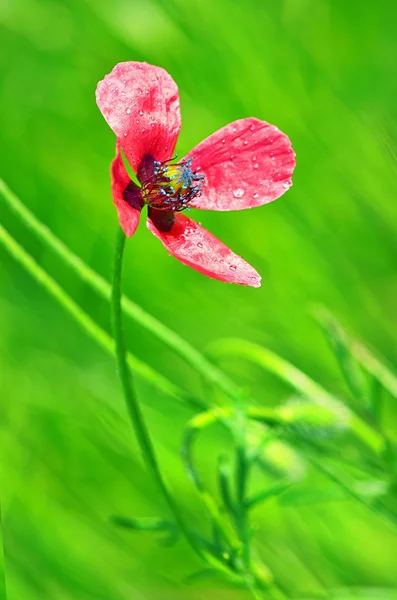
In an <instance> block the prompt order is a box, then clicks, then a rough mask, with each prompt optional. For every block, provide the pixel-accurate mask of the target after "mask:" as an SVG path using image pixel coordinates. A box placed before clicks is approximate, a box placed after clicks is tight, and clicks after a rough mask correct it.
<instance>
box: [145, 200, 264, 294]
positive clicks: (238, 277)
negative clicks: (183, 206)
mask: <svg viewBox="0 0 397 600" xmlns="http://www.w3.org/2000/svg"><path fill="white" fill-rule="evenodd" d="M147 226H148V228H149V230H150V231H151V232H152V233H153V234H154V235H155V236H156V237H157V238H158V239H159V240H160V241H161V242H162V244H163V245H164V246H165V248H166V249H167V250H168V252H169V253H170V254H172V256H175V258H177V259H178V260H180V261H181V262H182V263H183V264H185V265H188V266H189V267H192V269H196V271H199V272H200V273H203V274H204V275H208V277H213V278H214V279H219V280H220V281H226V282H228V283H240V284H242V285H250V286H252V287H260V285H261V277H260V275H259V274H258V273H257V272H256V271H255V269H254V268H253V267H251V265H249V264H248V263H247V262H245V260H243V259H242V258H241V257H240V256H237V254H234V252H232V251H231V250H230V248H228V247H227V246H225V244H223V243H222V242H221V241H219V240H218V239H217V238H216V237H215V236H213V235H212V233H210V232H209V231H207V230H206V229H204V228H203V227H201V225H199V224H198V223H196V222H195V221H193V220H192V219H189V217H186V216H185V215H184V214H182V213H180V212H178V213H170V212H162V211H156V210H153V209H152V210H149V217H148V220H147Z"/></svg>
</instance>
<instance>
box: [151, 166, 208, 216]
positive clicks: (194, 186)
mask: <svg viewBox="0 0 397 600" xmlns="http://www.w3.org/2000/svg"><path fill="white" fill-rule="evenodd" d="M172 160H174V159H171V160H167V161H165V162H162V163H161V162H158V161H154V171H153V175H152V176H151V177H150V178H149V179H148V180H147V181H145V182H143V183H142V198H143V201H144V202H145V204H147V205H148V206H151V207H152V208H155V209H157V210H167V211H170V210H171V211H178V212H179V211H182V210H185V208H189V205H190V204H191V203H192V202H193V201H194V198H195V197H197V196H201V192H202V186H203V181H204V175H203V174H202V173H198V172H197V171H193V170H192V168H191V164H192V159H191V158H189V159H188V160H186V161H181V162H180V163H176V164H171V161H172Z"/></svg>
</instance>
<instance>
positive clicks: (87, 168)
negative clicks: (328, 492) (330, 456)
mask: <svg viewBox="0 0 397 600" xmlns="http://www.w3.org/2000/svg"><path fill="white" fill-rule="evenodd" d="M0 22H1V25H2V28H1V48H2V52H1V54H0V61H1V73H2V77H1V83H0V103H1V107H2V110H1V113H0V139H1V176H2V177H3V178H4V180H5V181H6V182H7V183H8V185H9V186H10V187H11V189H13V190H14V191H15V193H16V194H17V195H18V196H19V197H20V198H21V199H22V200H23V201H24V202H25V204H26V205H27V206H29V208H30V209H31V210H32V211H33V212H34V213H35V214H36V215H37V216H38V217H39V218H40V219H41V220H42V221H43V222H45V223H46V224H47V225H48V226H49V227H50V228H51V229H52V230H53V231H54V232H55V233H56V235H58V236H59V237H60V238H61V239H62V240H63V241H65V242H66V243H67V244H68V245H69V246H70V247H71V248H72V249H73V250H74V251H75V252H76V253H77V254H79V255H80V256H81V257H82V258H83V259H84V260H85V261H86V262H87V263H88V264H90V265H91V266H93V267H94V268H95V269H96V270H97V271H98V272H99V273H101V274H102V275H104V276H105V277H106V278H107V279H110V275H111V260H112V244H113V240H114V236H115V232H116V226H117V219H116V213H115V210H114V207H113V205H112V202H111V197H110V190H109V163H110V160H111V159H112V157H113V155H114V135H113V133H112V132H111V130H110V128H109V127H108V126H107V124H106V123H105V121H104V120H103V117H102V115H101V114H100V112H99V110H98V109H97V107H96V104H95V99H94V91H95V87H96V84H97V82H98V81H99V80H100V79H102V78H103V76H104V75H105V74H106V73H108V72H109V71H110V70H111V69H112V68H113V66H114V65H115V64H116V63H117V62H120V61H124V60H138V61H139V60H142V61H146V62H149V63H153V64H156V65H160V66H162V67H164V68H165V69H167V71H169V72H170V74H171V75H172V76H173V77H174V79H175V80H176V82H177V83H178V85H179V89H180V95H181V106H182V117H183V130H182V134H181V136H180V139H179V143H178V148H177V151H178V152H179V155H183V154H184V153H185V152H187V151H188V150H189V149H190V148H191V147H192V146H193V145H194V144H196V143H197V142H199V141H200V140H202V139H203V138H204V137H206V136H207V135H208V134H210V133H212V132H213V131H215V130H216V129H217V128H219V127H221V126H223V125H225V124H226V123H228V122H230V121H232V120H234V119H239V118H242V117H248V116H256V117H258V118H260V119H264V120H267V121H269V122H271V123H273V124H275V125H277V126H278V127H279V128H280V129H281V130H283V131H285V132H286V133H288V135H289V136H290V138H291V140H292V143H293V146H294V148H295V151H296V154H297V168H296V172H295V176H294V186H293V187H292V189H291V190H290V191H289V192H288V193H287V194H286V195H285V196H283V197H282V198H281V199H280V200H278V201H277V202H274V203H272V204H271V205H269V206H265V207H262V208H258V209H255V210H252V211H245V212H235V213H223V214H222V213H205V212H200V214H198V213H195V211H192V213H191V214H192V216H193V218H197V219H199V220H200V222H202V223H203V225H205V226H206V227H207V228H208V229H210V230H211V231H212V232H213V233H214V234H215V235H217V236H218V237H219V238H220V239H222V240H223V241H224V242H225V243H227V244H228V245H230V247H231V248H232V249H233V250H234V251H235V252H237V253H238V254H241V255H242V256H243V257H244V258H245V259H246V260H248V261H249V262H250V263H251V264H253V265H254V266H255V267H256V269H257V270H258V271H259V272H260V273H261V274H262V276H263V285H262V288H260V289H259V290H254V289H248V288H243V287H238V286H232V285H226V284H222V283H220V282H218V281H213V280H210V279H208V278H205V277H204V276H202V275H200V274H198V273H197V272H195V271H193V270H190V269H188V268H187V267H185V266H183V265H181V264H180V263H178V262H177V261H175V260H174V259H173V258H170V257H168V255H167V253H166V252H165V251H164V249H163V247H162V246H161V244H159V242H158V241H157V240H156V239H155V238H154V237H153V236H151V235H150V234H148V232H147V231H146V228H145V227H144V226H141V227H140V228H139V230H138V232H137V234H136V236H135V237H134V238H133V239H132V240H130V241H129V242H128V247H127V256H126V263H125V289H126V291H127V292H128V294H129V295H130V296H131V297H132V298H133V299H134V300H135V301H136V302H137V303H138V304H140V305H141V306H142V307H144V308H145V309H146V310H147V311H148V312H150V313H152V314H154V315H156V316H157V317H158V318H159V319H160V320H161V321H163V322H164V323H165V324H167V325H168V326H170V327H172V328H174V329H175V330H176V331H177V332H179V333H180V334H181V335H182V336H183V337H185V338H186V339H187V340H188V341H189V342H191V343H192V344H193V345H194V346H195V347H197V348H199V349H205V347H206V346H207V344H209V343H210V342H212V341H213V340H215V339H216V338H218V337H224V336H233V337H242V338H244V339H247V340H251V341H254V342H257V343H259V344H262V345H265V346H268V347H270V348H272V349H273V350H274V351H276V352H278V353H279V354H280V355H282V356H284V357H285V358H287V359H288V360H290V361H291V362H293V363H294V364H296V365H298V366H299V367H300V368H301V369H302V370H303V371H304V372H306V373H308V374H310V376H311V377H313V378H314V379H316V380H317V381H320V382H321V383H322V384H323V385H324V386H325V387H326V388H327V389H329V390H330V391H332V392H334V393H336V394H337V395H339V396H340V397H345V398H347V402H349V400H348V393H349V392H348V389H347V387H346V384H345V383H344V382H343V379H342V377H341V375H340V373H339V371H338V369H337V366H336V363H335V360H334V358H333V356H332V353H331V352H330V350H329V348H328V346H327V343H326V341H325V340H324V338H323V336H322V334H321V332H320V330H319V328H318V326H317V325H316V324H315V323H314V321H313V319H312V317H311V316H310V314H309V309H310V307H311V305H312V303H314V302H321V303H323V304H325V305H326V306H327V307H328V308H329V309H330V310H332V311H333V312H334V313H335V314H336V315H337V316H338V317H339V318H340V320H341V321H342V322H343V323H344V324H345V325H346V326H347V327H348V329H349V330H351V331H353V332H355V334H356V335H358V336H359V337H361V338H363V339H365V340H366V341H367V342H368V343H369V344H370V345H371V346H373V347H375V348H376V349H377V351H378V352H379V353H381V354H383V355H385V356H387V357H388V359H389V360H390V361H391V362H392V363H393V362H394V364H397V346H396V340H397V329H396V326H397V311H396V297H397V277H396V262H397V258H396V257H397V208H396V197H397V177H396V174H397V171H396V157H397V154H396V152H397V150H396V139H397V104H396V97H397V76H396V74H397V37H396V27H397V5H396V3H395V2H392V1H391V0H389V1H387V0H379V1H378V2H359V1H358V0H350V1H348V2H346V0H277V1H274V0H273V1H271V0H244V1H243V0H216V1H215V2H213V1H211V0H139V1H138V0H112V2H105V1H98V0H63V1H61V0H9V1H8V2H7V1H5V2H4V0H3V2H1V3H0ZM0 214H1V223H2V224H3V225H4V226H5V227H6V228H7V230H8V231H10V232H11V233H12V234H13V236H15V238H16V239H17V240H18V241H19V242H20V243H21V244H22V245H23V246H24V247H25V248H26V249H27V250H28V251H29V252H30V253H31V254H32V255H33V256H34V257H35V258H36V259H37V260H38V261H39V263H40V264H41V265H42V266H43V267H44V268H45V269H46V270H48V272H50V273H51V274H52V275H53V276H54V278H55V279H56V280H57V281H58V282H59V283H61V285H62V286H63V287H65V289H67V290H68V292H69V293H70V294H71V296H72V297H73V298H74V299H76V300H77V301H78V303H79V304H80V305H81V306H82V307H84V308H85V310H87V311H88V312H89V313H90V314H91V315H92V316H93V317H94V318H95V320H96V321H97V322H98V323H100V324H101V325H102V326H103V327H104V328H105V329H107V330H109V306H108V304H107V303H106V302H104V301H102V300H101V299H99V298H98V297H97V296H96V295H95V294H94V293H93V292H92V291H91V290H90V289H89V288H88V287H87V286H85V285H83V284H82V283H81V282H80V281H78V280H77V279H76V277H75V276H74V275H73V273H71V272H70V271H69V270H68V269H67V268H66V267H65V265H64V264H62V263H61V262H60V260H59V259H57V258H56V257H55V256H54V255H53V254H52V253H51V251H50V250H48V249H47V248H45V247H44V246H43V245H42V244H41V243H40V242H39V241H38V240H37V239H36V238H35V237H34V236H33V235H32V234H31V233H29V232H28V231H27V230H26V228H25V227H24V226H23V225H22V224H21V223H20V222H19V221H18V220H17V218H16V217H15V215H13V214H11V212H10V211H9V210H8V209H7V207H6V205H5V203H4V202H3V200H0ZM0 273H1V298H0V332H1V335H0V361H1V363H0V394H1V415H0V427H1V429H0V433H1V444H2V453H1V463H2V464H1V467H2V469H1V477H2V478H1V502H2V518H3V534H4V541H5V549H6V551H5V565H6V575H7V592H8V598H10V599H12V600H19V599H23V600H25V599H26V600H39V599H40V600H41V599H43V598H48V599H51V600H58V599H59V600H69V599H70V600H72V599H73V600H76V599H78V600H80V599H81V600H89V599H94V598H95V599H103V600H127V599H132V598H133V599H134V600H135V599H136V600H141V599H142V600H154V599H156V600H157V598H161V599H164V600H168V599H169V600H171V599H174V598H175V599H179V598H181V599H182V598H183V599H184V600H185V599H187V600H198V599H202V598H219V599H222V600H223V599H225V600H234V599H236V600H237V599H238V600H240V599H241V600H244V599H245V598H248V597H249V595H248V593H247V592H244V591H242V590H236V589H233V588H232V587H230V586H229V585H228V584H227V583H225V582H223V581H222V580H221V579H220V580H219V581H217V582H213V583H212V584H209V583H205V584H197V585H195V586H190V587H187V586H185V585H183V583H181V582H182V581H183V579H184V577H185V576H186V575H188V574H189V573H190V572H192V571H194V570H195V569H198V568H199V565H198V560H197V559H196V557H195V556H194V555H193V553H191V552H190V550H188V547H187V546H186V545H185V543H184V542H183V541H181V542H179V543H178V544H177V545H176V546H175V547H173V548H170V549H164V548H163V547H161V546H159V544H158V536H156V534H152V533H132V532H125V531H122V530H119V529H117V528H115V527H114V526H113V525H112V524H111V523H110V521H109V517H110V515H113V514H124V515H130V516H141V517H145V516H154V515H155V516H158V515H160V516H161V515H163V514H164V506H163V504H162V502H161V500H160V499H159V498H158V494H157V491H156V488H155V487H154V484H153V482H152V481H151V479H150V476H149V475H148V474H147V472H146V469H145V467H144V465H143V464H142V462H141V460H140V458H139V455H138V450H137V446H136V444H135V442H134V440H133V439H132V435H131V434H130V429H129V425H128V422H127V419H126V416H125V411H124V403H123V398H122V395H121V391H120V386H119V383H118V380H117V375H116V372H115V365H114V363H113V361H112V360H111V359H110V358H109V357H108V356H106V355H105V354H104V353H103V352H102V350H101V349H100V348H98V347H97V346H96V345H95V344H94V343H93V342H92V341H91V340H90V339H89V338H88V337H87V336H86V335H85V333H84V332H82V331H81V330H80V329H79V328H78V326H77V325H76V324H75V323H74V322H73V321H72V320H71V319H70V317H69V316H68V315H67V314H66V313H64V312H63V311H62V310H61V309H60V308H59V307H58V306H57V305H56V303H55V302H54V300H53V299H52V298H50V297H49V296H48V295H47V294H46V292H45V291H44V290H42V289H41V288H40V287H39V286H38V285H37V283H36V282H35V281H34V280H32V279H31V277H30V275H28V274H27V273H25V272H24V271H23V270H22V269H21V267H20V266H19V265H17V264H16V263H15V262H14V261H13V259H12V258H11V257H9V256H8V254H7V253H6V252H5V251H4V250H3V249H0ZM127 329H128V336H129V338H128V339H129V347H130V348H131V350H132V351H133V352H134V353H135V354H136V355H137V356H138V357H139V358H141V359H142V360H144V361H145V362H147V363H149V364H150V365H151V366H152V367H154V368H155V369H156V370H158V371H159V372H160V373H162V374H164V375H166V376H167V377H169V378H170V379H171V380H173V381H175V382H176V383H178V384H179V385H180V386H182V387H185V388H187V389H188V390H190V391H194V392H195V393H196V394H204V393H207V392H206V391H205V388H203V386H202V382H201V381H200V379H199V377H198V376H197V374H196V373H194V371H193V370H192V369H191V368H190V367H188V366H186V365H185V364H184V362H183V361H182V359H181V358H180V357H178V356H176V355H174V354H172V353H171V352H170V350H169V349H167V348H166V347H165V346H164V345H163V344H162V343H160V342H159V341H158V340H156V339H155V338H154V337H153V336H151V335H149V334H148V333H147V332H145V331H144V330H143V329H142V328H140V327H139V326H138V325H136V324H134V323H132V322H128V327H127ZM222 367H223V368H224V369H225V370H226V371H229V373H230V374H232V375H233V377H234V378H235V380H236V382H238V383H241V384H242V385H244V386H250V388H251V389H252V393H253V395H254V396H255V397H256V399H257V400H258V402H259V403H262V404H263V405H274V404H276V403H277V402H279V401H280V400H283V399H284V398H286V397H287V396H288V393H289V390H288V389H287V388H284V387H283V386H281V385H280V384H279V383H277V382H276V381H275V380H274V379H273V378H272V377H270V376H268V375H266V374H265V373H264V372H263V371H262V370H260V369H259V368H257V367H255V366H253V365H252V364H249V363H247V362H244V361H237V360H233V361H230V362H226V361H225V362H223V363H222ZM137 388H138V392H139V395H140V398H141V399H142V400H143V401H144V402H145V406H146V407H147V408H145V414H146V415H147V418H148V421H149V423H150V427H151V429H152V432H153V436H154V439H155V442H156V448H157V450H158V453H159V456H160V460H161V464H162V465H163V467H164V470H165V471H166V473H167V477H168V479H169V481H170V483H171V485H172V487H173V489H174V490H175V493H176V495H177V497H178V498H179V501H180V503H181V504H182V505H183V506H184V510H185V512H186V515H187V516H188V517H190V518H191V519H194V520H195V521H196V522H198V523H201V526H202V527H203V528H205V520H204V517H203V512H202V509H201V505H200V500H199V498H198V497H197V494H196V492H195V490H194V488H193V487H192V485H191V483H190V482H189V480H188V478H187V476H186V474H185V472H184V470H183V466H182V464H181V461H180V458H179V447H180V441H181V436H182V430H183V427H184V424H185V422H186V420H187V419H188V418H190V417H191V416H192V414H193V413H192V411H191V410H190V409H189V408H184V407H183V406H182V405H180V404H178V403H177V402H176V401H175V400H173V399H171V398H168V397H166V396H165V395H164V396H162V395H161V394H159V393H158V391H157V390H155V389H153V388H152V387H151V386H150V385H149V384H147V383H145V382H144V381H141V380H140V379H138V381H137ZM208 393H210V392H208ZM385 410H386V412H385V416H384V419H385V427H386V428H387V430H388V431H389V433H390V435H391V437H393V435H394V437H395V438H396V434H395V433H394V431H395V429H396V425H397V409H396V408H395V403H393V402H391V401H390V402H389V403H388V404H387V406H386V409H385ZM225 443H226V442H225V440H224V439H223V437H222V435H221V433H220V432H218V431H214V433H213V434H212V435H208V436H206V437H205V439H204V441H203V443H202V444H201V445H200V454H199V463H200V465H201V468H202V470H203V472H205V471H210V470H211V469H212V468H213V460H212V458H213V455H214V451H215V449H219V446H223V445H224V444H225ZM302 460H303V459H302ZM301 469H302V470H303V473H304V474H303V475H302V477H304V479H305V481H306V485H309V486H311V487H312V488H313V489H319V488H321V486H323V485H324V482H323V481H322V480H321V478H319V477H318V476H317V475H316V474H315V473H313V472H312V471H311V469H310V468H309V466H308V465H307V464H305V463H304V462H303V463H302V465H301ZM394 493H395V490H394ZM200 519H201V521H200ZM255 525H256V526H257V528H258V531H257V533H256V534H255V546H256V548H257V551H258V553H259V554H260V556H261V558H262V560H263V561H264V562H265V563H266V564H267V565H268V567H269V568H270V569H271V570H272V571H273V573H274V575H275V577H276V578H277V581H278V582H279V583H280V585H281V587H282V588H283V589H284V591H285V592H286V594H287V595H288V596H289V597H293V598H303V597H311V598H312V597H326V596H327V592H326V591H325V590H329V589H333V590H338V589H340V588H343V589H347V588H352V587H353V588H365V589H366V590H367V592H365V594H366V597H367V598H371V599H375V598H386V597H387V598H392V597H393V598H397V592H393V586H394V587H395V588H396V589H397V558H396V556H397V535H396V533H395V532H393V531H392V530H391V529H390V528H388V526H387V525H386V524H384V523H383V522H382V521H381V520H380V519H378V517H377V516H375V515H372V514H371V513H370V512H369V511H367V509H365V508H364V507H362V506H361V505H360V504H357V503H356V502H355V501H354V500H345V501H343V502H334V503H332V502H327V503H316V504H310V505H304V506H299V507H297V506H292V507H291V506H283V505H281V504H279V503H278V502H277V501H276V500H275V501H270V502H269V503H268V504H266V505H265V506H264V507H263V508H262V509H258V510H257V511H256V513H255ZM368 590H370V591H368ZM385 590H387V591H385ZM343 593H345V592H343ZM355 593H356V592H346V595H343V598H350V597H356V596H355V595H354V594H355ZM358 593H359V592H357V594H358ZM357 597H358V596H357Z"/></svg>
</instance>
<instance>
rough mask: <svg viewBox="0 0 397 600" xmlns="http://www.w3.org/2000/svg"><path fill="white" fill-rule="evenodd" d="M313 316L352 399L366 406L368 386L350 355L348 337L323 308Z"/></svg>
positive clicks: (355, 361)
mask: <svg viewBox="0 0 397 600" xmlns="http://www.w3.org/2000/svg"><path fill="white" fill-rule="evenodd" d="M313 314H314V317H315V318H316V320H317V321H318V322H319V323H320V325H321V328H322V329H323V331H324V333H325V335H326V337H327V340H328V342H329V345H330V347H331V349H332V351H333V353H334V354H335V356H336V359H337V361H338V364H339V367H340V370H341V372H342V374H343V376H344V378H345V380H346V383H347V385H348V387H349V389H350V392H351V394H352V396H353V398H355V400H358V401H359V402H362V403H364V405H367V406H368V386H367V385H366V381H365V379H364V376H363V373H362V371H361V369H360V366H359V364H358V363H357V360H356V359H355V357H354V356H353V354H352V349H351V341H350V339H349V337H348V336H347V335H346V332H345V331H344V330H343V329H342V327H341V326H340V325H339V323H338V322H337V321H336V320H335V319H333V318H332V317H331V315H330V313H328V312H327V311H326V310H324V309H323V308H318V309H316V310H315V311H314V313H313Z"/></svg>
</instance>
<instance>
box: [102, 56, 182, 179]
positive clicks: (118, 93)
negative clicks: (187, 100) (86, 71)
mask: <svg viewBox="0 0 397 600" xmlns="http://www.w3.org/2000/svg"><path fill="white" fill-rule="evenodd" d="M96 100H97V104H98V107H99V109H100V110H101V112H102V114H103V116H104V117H105V119H106V121H107V122H108V124H109V125H110V127H111V128H112V129H113V131H114V133H115V134H116V136H117V138H118V139H119V142H120V144H121V147H122V149H123V152H124V154H125V155H126V157H127V160H128V162H129V163H130V165H131V167H132V169H133V170H134V171H135V173H138V168H139V165H140V164H141V161H142V158H143V157H144V156H145V155H146V154H149V155H151V156H152V157H153V158H154V159H156V160H158V161H160V162H162V161H164V160H168V159H170V158H171V157H172V154H173V151H174V148H175V144H176V140H177V137H178V134H179V131H180V128H181V115H180V110H179V94H178V88H177V86H176V84H175V82H174V81H173V79H172V77H171V76H170V75H169V74H168V73H167V72H166V71H164V69H161V68H160V67H154V66H152V65H148V64H147V63H140V62H124V63H119V64H118V65H116V66H115V67H114V69H113V71H112V72H111V73H109V75H106V77H105V78H104V79H103V81H100V82H99V83H98V87H97V90H96Z"/></svg>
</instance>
